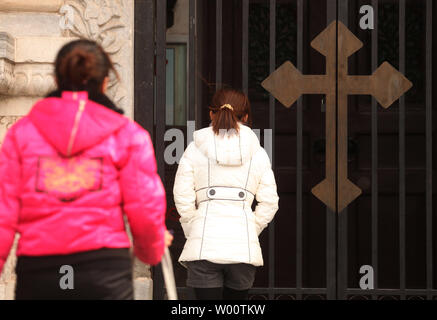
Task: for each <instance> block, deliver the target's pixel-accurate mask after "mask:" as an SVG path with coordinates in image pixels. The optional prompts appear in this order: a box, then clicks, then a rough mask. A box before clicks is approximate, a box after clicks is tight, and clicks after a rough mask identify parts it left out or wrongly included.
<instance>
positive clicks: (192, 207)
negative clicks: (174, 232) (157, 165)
mask: <svg viewBox="0 0 437 320" xmlns="http://www.w3.org/2000/svg"><path fill="white" fill-rule="evenodd" d="M192 148H194V145H193V143H191V144H190V145H189V146H188V147H187V149H186V150H185V152H184V154H183V156H182V158H181V160H180V161H179V166H178V170H177V172H176V178H175V183H174V187H173V196H174V202H175V205H176V209H177V210H178V213H179V215H180V216H181V218H180V219H179V222H180V223H181V225H182V229H183V230H184V234H185V237H186V238H188V235H189V226H190V221H191V219H192V218H193V217H194V215H195V213H196V192H195V185H194V167H193V163H192V161H191V159H190V153H191V152H192Z"/></svg>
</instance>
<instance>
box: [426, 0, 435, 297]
mask: <svg viewBox="0 0 437 320" xmlns="http://www.w3.org/2000/svg"><path fill="white" fill-rule="evenodd" d="M432 9H433V8H432V0H427V1H426V289H427V291H428V294H427V298H428V299H429V300H431V299H432V293H431V290H432V287H433V221H432V220H433V219H432V151H433V150H432Z"/></svg>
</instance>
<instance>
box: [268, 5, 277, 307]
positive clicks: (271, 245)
mask: <svg viewBox="0 0 437 320" xmlns="http://www.w3.org/2000/svg"><path fill="white" fill-rule="evenodd" d="M269 47H270V48H269V51H270V74H272V73H273V72H274V71H275V69H276V0H270V43H269ZM269 128H270V129H272V168H273V169H275V98H274V97H273V96H272V95H270V96H269ZM274 286H275V223H274V221H272V222H271V223H270V226H269V289H272V288H274ZM273 298H274V294H273V293H272V292H270V291H269V299H270V300H271V299H273Z"/></svg>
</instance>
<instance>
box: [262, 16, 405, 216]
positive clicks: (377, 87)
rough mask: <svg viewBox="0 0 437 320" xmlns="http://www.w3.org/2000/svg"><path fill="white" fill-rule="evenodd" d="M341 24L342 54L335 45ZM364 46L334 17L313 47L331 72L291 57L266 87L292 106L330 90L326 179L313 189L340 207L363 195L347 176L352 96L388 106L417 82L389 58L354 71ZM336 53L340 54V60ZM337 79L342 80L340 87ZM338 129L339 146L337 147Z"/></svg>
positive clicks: (319, 196)
mask: <svg viewBox="0 0 437 320" xmlns="http://www.w3.org/2000/svg"><path fill="white" fill-rule="evenodd" d="M337 23H338V42H337V43H338V53H336V48H335V44H336V33H337ZM362 46H363V43H362V42H361V41H360V40H359V39H358V38H357V37H355V35H354V34H353V33H352V32H351V31H349V29H348V28H347V27H346V26H345V25H344V24H343V23H341V22H339V21H338V22H337V21H333V22H332V23H331V24H330V25H329V26H328V27H327V28H326V29H325V30H324V31H323V32H322V33H320V34H319V35H318V36H317V37H316V38H315V39H314V40H313V41H312V42H311V47H313V48H314V49H316V50H317V51H318V52H320V53H321V54H322V55H324V56H325V57H326V74H324V75H302V73H301V72H300V71H299V70H297V69H296V68H295V67H294V65H293V64H292V63H291V62H289V61H287V62H285V63H284V64H283V65H281V66H280V67H279V68H278V69H277V70H276V71H274V72H273V73H272V74H271V75H270V76H269V77H268V78H267V79H265V80H264V81H263V82H262V86H263V87H264V88H265V89H266V90H267V91H269V92H270V93H271V94H272V95H273V96H274V97H275V98H276V99H278V100H279V102H281V103H282V104H283V105H284V106H285V107H287V108H290V107H291V105H292V104H293V103H295V102H296V100H297V99H298V98H299V97H300V96H301V95H302V94H325V95H326V173H325V180H323V181H322V182H321V183H319V184H318V185H316V186H315V187H314V188H313V189H312V190H311V191H312V193H313V194H314V195H315V196H316V197H317V198H319V199H320V200H321V201H322V202H323V203H325V204H326V205H327V206H328V208H330V209H331V210H333V211H337V210H338V212H341V211H342V210H343V209H344V208H346V207H347V206H348V205H349V203H351V202H352V201H354V200H355V199H356V198H357V197H358V196H359V195H360V194H361V189H360V188H359V187H358V186H356V185H355V184H354V183H352V182H351V181H350V180H349V179H348V176H347V144H348V143H347V119H348V118H347V111H348V110H347V96H348V95H369V94H370V95H372V96H373V97H374V98H375V99H376V100H377V101H378V102H379V104H381V106H382V107H384V108H388V107H389V106H390V105H391V104H392V103H393V102H395V101H396V100H397V99H399V97H401V96H402V95H403V94H404V93H405V92H407V91H408V90H409V89H410V88H411V87H412V83H411V82H410V81H409V80H408V79H407V78H405V77H404V76H403V75H402V74H401V73H400V72H398V71H397V70H396V69H395V68H393V67H392V66H391V65H390V64H389V63H388V62H384V63H383V64H382V65H381V66H380V67H379V68H378V69H377V70H376V71H375V72H374V73H373V74H372V75H371V76H352V75H348V58H349V57H350V56H351V55H352V54H354V53H355V52H356V51H358V50H359V49H360V48H361V47H362ZM336 54H338V62H337V63H336ZM336 65H338V67H336ZM336 72H338V75H337V74H336ZM336 77H338V78H337V79H336ZM336 80H338V82H337V83H338V86H337V87H338V89H337V90H336ZM336 91H338V92H336ZM336 95H337V103H338V109H337V119H338V121H337V127H336V101H335V99H336ZM336 134H337V138H338V144H337V145H338V150H336ZM337 152H338V153H337ZM336 153H337V156H338V169H337V170H336ZM336 173H337V179H338V180H337V186H336ZM337 188H338V189H337ZM336 189H337V190H336ZM336 195H337V196H338V199H337V205H336Z"/></svg>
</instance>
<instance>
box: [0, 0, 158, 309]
mask: <svg viewBox="0 0 437 320" xmlns="http://www.w3.org/2000/svg"><path fill="white" fill-rule="evenodd" d="M133 19H134V1H132V0H87V1H80V0H38V1H29V0H1V3H0V143H1V141H2V140H3V138H4V135H5V134H6V131H7V129H8V128H9V127H10V126H12V125H13V123H15V122H16V121H17V120H18V119H19V118H20V117H21V116H23V115H25V114H27V112H28V111H29V110H30V108H31V107H32V105H33V104H34V103H35V102H36V101H37V100H39V99H41V98H42V97H44V96H45V95H46V94H47V93H48V92H49V91H50V90H53V89H54V88H55V82H54V78H53V62H54V59H55V57H56V53H57V52H58V50H59V49H60V47H62V46H63V45H64V44H65V43H67V42H69V41H71V40H73V39H77V38H79V37H85V38H88V39H92V40H95V41H97V42H99V43H100V44H101V45H102V46H103V48H104V49H105V50H106V51H107V52H108V53H109V55H110V56H111V58H112V60H113V62H114V64H115V68H116V69H117V71H118V73H119V75H120V81H116V79H115V78H114V77H112V79H111V82H110V85H109V88H108V95H109V96H110V97H111V99H112V100H113V101H114V102H115V103H116V104H117V105H118V106H119V107H121V108H123V109H124V110H125V112H126V115H127V116H128V117H131V118H132V117H133V87H134V83H133V81H134V80H133V79H134V74H133V41H134V39H133V28H134V20H133ZM17 237H18V236H17ZM16 241H17V239H16ZM15 248H16V244H15V245H14V248H13V250H12V252H11V254H10V256H9V259H8V262H7V263H6V265H5V269H4V270H3V273H2V275H1V277H0V300H1V299H13V293H14V287H15V275H14V269H15V261H16V258H15ZM134 272H135V278H137V280H136V282H135V287H136V289H137V292H136V297H137V298H139V299H151V287H152V284H151V279H150V270H149V268H148V267H147V266H145V265H144V264H142V263H140V262H138V261H136V262H135V268H134Z"/></svg>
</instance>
